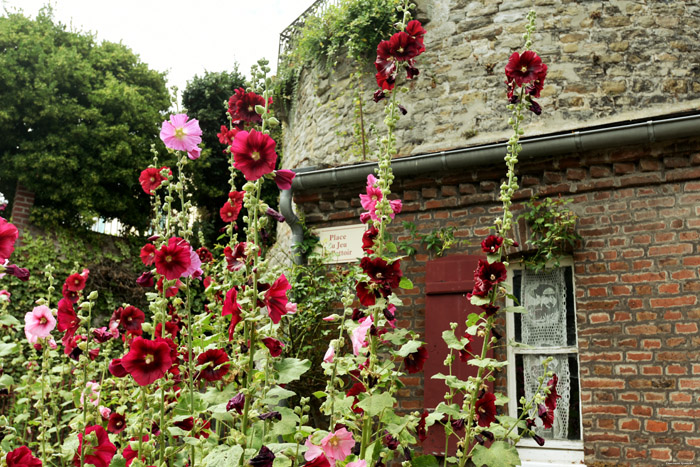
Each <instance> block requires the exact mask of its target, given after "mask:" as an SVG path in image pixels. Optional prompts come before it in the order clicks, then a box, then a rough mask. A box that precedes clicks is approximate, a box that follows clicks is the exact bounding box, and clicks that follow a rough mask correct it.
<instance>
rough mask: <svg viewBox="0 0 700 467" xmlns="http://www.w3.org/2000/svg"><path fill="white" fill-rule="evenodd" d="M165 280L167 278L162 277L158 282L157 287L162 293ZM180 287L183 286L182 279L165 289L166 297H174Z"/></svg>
mask: <svg viewBox="0 0 700 467" xmlns="http://www.w3.org/2000/svg"><path fill="white" fill-rule="evenodd" d="M163 282H165V278H164V277H161V278H160V279H158V282H157V283H156V288H157V289H158V292H160V293H163ZM180 287H182V282H180V279H178V280H177V281H175V285H173V286H170V287H168V288H167V289H166V290H165V297H166V298H170V297H174V296H175V295H177V293H178V292H179V291H180Z"/></svg>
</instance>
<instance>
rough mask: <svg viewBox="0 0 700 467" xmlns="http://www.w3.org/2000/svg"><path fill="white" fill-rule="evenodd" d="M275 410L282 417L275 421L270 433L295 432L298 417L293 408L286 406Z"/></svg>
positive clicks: (283, 434) (283, 433)
mask: <svg viewBox="0 0 700 467" xmlns="http://www.w3.org/2000/svg"><path fill="white" fill-rule="evenodd" d="M276 410H277V411H279V413H280V415H282V419H281V420H279V421H277V422H276V423H275V425H274V428H273V429H272V435H274V436H285V435H290V434H292V433H294V432H296V430H297V427H298V426H299V417H298V416H297V414H295V413H294V410H292V409H290V408H288V407H278V408H277V409H276ZM268 446H272V445H268ZM275 465H277V464H275Z"/></svg>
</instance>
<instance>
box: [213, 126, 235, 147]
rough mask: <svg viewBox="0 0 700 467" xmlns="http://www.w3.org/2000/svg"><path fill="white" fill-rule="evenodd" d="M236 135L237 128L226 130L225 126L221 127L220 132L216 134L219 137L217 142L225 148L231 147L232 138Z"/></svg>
mask: <svg viewBox="0 0 700 467" xmlns="http://www.w3.org/2000/svg"><path fill="white" fill-rule="evenodd" d="M236 133H238V128H231V129H230V130H229V129H228V127H227V126H225V125H221V131H220V132H218V133H217V134H216V136H218V137H219V142H220V143H221V144H225V145H226V146H231V141H233V138H234V136H236Z"/></svg>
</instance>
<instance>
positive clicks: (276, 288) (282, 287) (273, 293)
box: [264, 274, 292, 324]
mask: <svg viewBox="0 0 700 467" xmlns="http://www.w3.org/2000/svg"><path fill="white" fill-rule="evenodd" d="M291 288H292V286H291V285H290V284H289V281H287V278H286V277H285V276H284V274H282V275H281V276H280V277H278V278H277V280H275V282H274V283H273V284H272V286H271V287H270V288H269V289H267V290H266V291H265V300H264V302H265V306H267V313H268V314H269V315H270V319H271V320H272V322H273V323H275V324H277V323H279V322H280V320H281V319H282V316H284V315H286V314H287V303H288V301H289V299H288V298H287V290H289V289H291Z"/></svg>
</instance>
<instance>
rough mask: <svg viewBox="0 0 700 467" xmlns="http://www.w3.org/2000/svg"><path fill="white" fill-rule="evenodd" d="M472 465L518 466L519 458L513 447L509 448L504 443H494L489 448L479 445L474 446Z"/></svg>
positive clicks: (508, 445) (509, 446)
mask: <svg viewBox="0 0 700 467" xmlns="http://www.w3.org/2000/svg"><path fill="white" fill-rule="evenodd" d="M473 453H474V457H472V460H473V461H474V465H477V466H479V467H480V466H483V465H498V466H503V467H511V466H513V467H514V466H516V465H520V456H518V451H517V449H515V446H511V445H510V444H509V443H507V442H505V441H495V442H493V443H491V446H490V447H488V448H487V447H485V446H481V445H476V446H474V450H473Z"/></svg>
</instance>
